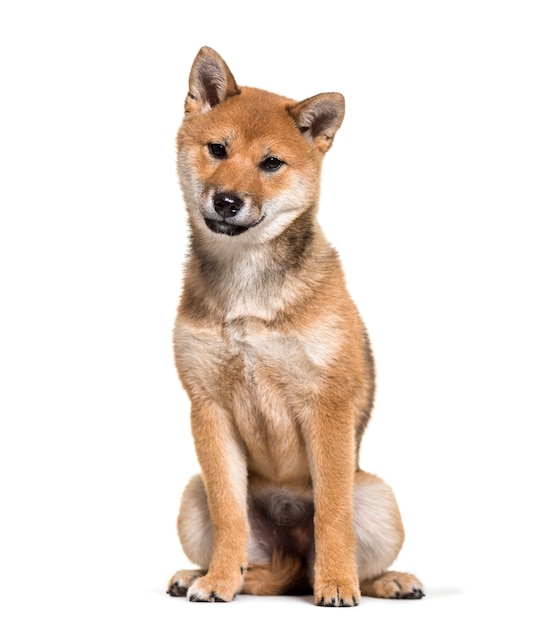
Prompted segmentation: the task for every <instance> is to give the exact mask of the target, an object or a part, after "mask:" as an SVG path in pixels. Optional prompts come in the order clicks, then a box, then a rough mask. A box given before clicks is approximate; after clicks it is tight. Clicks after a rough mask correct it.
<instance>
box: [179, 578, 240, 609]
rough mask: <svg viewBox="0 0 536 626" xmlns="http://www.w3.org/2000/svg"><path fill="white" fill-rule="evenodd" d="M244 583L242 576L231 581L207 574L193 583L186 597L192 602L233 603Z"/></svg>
mask: <svg viewBox="0 0 536 626" xmlns="http://www.w3.org/2000/svg"><path fill="white" fill-rule="evenodd" d="M242 583H243V576H242V575H241V576H240V577H239V578H236V579H230V580H229V579H223V578H218V577H215V576H212V575H211V574H207V575H206V576H202V577H201V578H197V579H196V580H195V581H194V582H193V584H192V585H191V586H190V587H189V589H188V591H187V593H186V597H187V598H188V600H190V602H231V600H234V597H235V596H236V594H237V593H238V592H239V591H240V588H241V586H242Z"/></svg>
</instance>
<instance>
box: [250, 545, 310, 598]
mask: <svg viewBox="0 0 536 626" xmlns="http://www.w3.org/2000/svg"><path fill="white" fill-rule="evenodd" d="M311 589H312V587H311V584H310V582H309V579H308V575H307V570H306V567H305V565H304V563H303V561H302V560H301V559H300V558H299V557H297V556H295V555H284V554H281V553H279V552H274V553H273V554H272V561H271V563H266V564H262V565H255V564H252V565H251V566H250V567H248V570H247V572H246V576H245V578H244V586H243V587H242V591H241V593H245V594H250V595H255V596H283V595H307V594H309V593H311Z"/></svg>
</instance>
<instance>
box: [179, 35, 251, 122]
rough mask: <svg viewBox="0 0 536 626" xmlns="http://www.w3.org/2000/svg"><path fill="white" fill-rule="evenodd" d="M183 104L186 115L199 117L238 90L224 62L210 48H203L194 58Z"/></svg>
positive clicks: (234, 94)
mask: <svg viewBox="0 0 536 626" xmlns="http://www.w3.org/2000/svg"><path fill="white" fill-rule="evenodd" d="M188 87H189V91H188V95H187V96H186V102H185V103H184V112H185V113H186V114H187V115H199V114H200V113H204V112H205V111H208V110H209V109H212V108H213V107H215V106H217V105H218V104H220V102H223V101H224V100H227V98H230V97H231V96H236V95H238V94H239V93H240V89H239V88H238V85H237V84H236V81H235V79H234V77H233V75H232V74H231V70H230V69H229V68H228V67H227V64H226V63H225V61H224V60H223V59H222V58H221V56H220V55H219V54H218V53H217V52H216V51H215V50H213V49H212V48H209V47H208V46H204V47H203V48H201V50H199V52H198V53H197V56H196V57H195V60H194V63H193V65H192V70H191V72H190V80H189V83H188Z"/></svg>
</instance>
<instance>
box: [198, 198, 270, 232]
mask: <svg viewBox="0 0 536 626" xmlns="http://www.w3.org/2000/svg"><path fill="white" fill-rule="evenodd" d="M212 206H213V207H214V212H215V214H216V215H217V216H218V217H217V218H216V219H211V218H207V217H205V224H206V225H207V227H208V228H209V229H210V230H211V231H212V232H214V233H218V234H222V235H228V236H230V237H232V236H234V235H240V234H241V233H244V232H245V231H246V230H248V229H249V228H251V227H252V226H256V225H257V224H258V222H255V223H253V224H239V223H237V222H236V221H234V218H235V217H236V216H237V215H238V214H239V213H240V211H241V209H242V207H243V206H244V201H243V200H242V198H240V197H239V196H237V195H236V194H234V193H230V192H225V191H222V192H219V193H216V194H214V198H213V200H212Z"/></svg>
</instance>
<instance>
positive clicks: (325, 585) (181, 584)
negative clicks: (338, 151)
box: [168, 47, 423, 606]
mask: <svg viewBox="0 0 536 626" xmlns="http://www.w3.org/2000/svg"><path fill="white" fill-rule="evenodd" d="M343 116H344V98H343V96H342V95H340V94H338V93H322V94H319V95H316V96H313V97H311V98H308V99H306V100H303V101H301V102H297V101H295V100H291V99H289V98H285V97H282V96H279V95H275V94H273V93H269V92H267V91H262V90H260V89H254V88H250V87H239V86H238V85H237V83H236V82H235V79H234V77H233V75H232V73H231V71H230V70H229V68H228V66H227V65H226V63H225V62H224V61H223V59H222V58H221V57H220V56H219V55H218V54H217V53H216V52H215V51H214V50H212V49H211V48H207V47H205V48H202V49H201V50H200V52H199V53H198V55H197V57H196V58H195V61H194V63H193V66H192V70H191V73H190V79H189V91H188V95H187V97H186V103H185V114H184V119H183V122H182V125H181V127H180V129H179V132H178V137H177V155H178V172H179V178H180V183H181V187H182V190H183V194H184V200H185V204H186V209H187V212H188V219H189V227H190V247H189V256H188V260H187V265H186V269H185V276H184V285H183V292H182V296H181V299H180V304H179V308H178V314H177V319H176V324H175V329H174V347H175V356H176V365H177V369H178V373H179V376H180V379H181V381H182V384H183V386H184V388H185V389H186V392H187V393H188V396H189V399H190V402H191V428H192V434H193V439H194V443H195V449H196V453H197V457H198V459H199V464H200V467H201V472H202V473H201V475H198V476H195V477H194V478H193V479H191V481H190V482H189V483H188V485H187V487H186V489H185V491H184V494H183V497H182V501H181V507H180V512H179V517H178V522H177V527H178V532H179V537H180V541H181V543H182V546H183V549H184V552H185V554H186V555H187V556H188V558H189V559H190V560H191V561H192V562H193V563H195V564H196V565H197V566H198V567H199V569H196V570H183V571H179V572H177V573H176V574H175V575H174V576H173V577H172V578H171V581H170V583H169V587H168V593H169V594H170V595H173V596H176V595H186V596H187V597H188V598H189V599H190V600H191V601H197V602H219V601H230V600H232V599H233V598H234V597H235V596H236V594H238V593H247V594H258V595H277V594H288V593H304V594H305V593H310V592H313V594H314V601H315V603H316V604H318V605H322V606H354V605H356V604H358V602H359V599H360V596H361V594H366V595H369V596H377V597H384V598H421V597H422V596H423V591H422V584H421V583H420V581H419V580H418V579H417V578H416V577H415V576H413V575H412V574H406V573H399V572H393V571H388V567H389V566H390V564H391V563H392V562H393V561H394V559H395V558H396V556H397V554H398V552H399V550H400V548H401V546H402V542H403V538H404V531H403V527H402V523H401V519H400V514H399V510H398V506H397V503H396V501H395V498H394V495H393V493H392V491H391V489H390V488H389V487H388V486H387V485H386V484H385V483H384V482H383V481H382V480H381V479H380V478H377V477H376V476H373V475H371V474H368V473H365V472H364V471H363V470H361V468H360V467H359V447H360V443H361V437H362V435H363V431H364V430H365V427H366V425H367V422H368V420H369V417H370V413H371V409H372V405H373V397H374V389H375V382H374V380H375V374H374V363H373V357H372V353H371V349H370V346H369V340H368V337H367V333H366V330H365V327H364V325H363V322H362V321H361V318H360V317H359V314H358V311H357V309H356V307H355V305H354V303H353V301H352V299H351V298H350V295H349V293H348V291H347V289H346V286H345V280H344V275H343V271H342V268H341V264H340V262H339V259H338V256H337V253H336V252H335V250H334V249H333V248H332V247H331V245H330V244H329V243H328V242H327V241H326V239H325V238H324V235H323V234H322V231H321V229H320V227H319V224H318V222H317V216H316V214H317V209H318V206H317V204H318V197H319V181H320V171H321V165H322V159H323V157H324V154H325V153H326V152H327V151H328V150H329V148H330V147H331V145H332V142H333V138H334V136H335V133H336V132H337V130H338V128H339V126H340V125H341V122H342V120H343Z"/></svg>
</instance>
